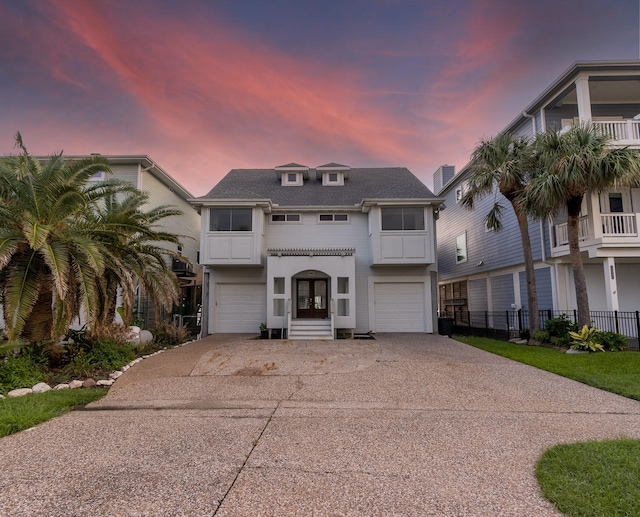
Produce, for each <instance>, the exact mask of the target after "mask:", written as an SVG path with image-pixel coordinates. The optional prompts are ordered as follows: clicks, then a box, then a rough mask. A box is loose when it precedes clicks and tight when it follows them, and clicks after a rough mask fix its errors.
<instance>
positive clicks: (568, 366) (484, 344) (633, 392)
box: [455, 336, 640, 400]
mask: <svg viewBox="0 0 640 517" xmlns="http://www.w3.org/2000/svg"><path fill="white" fill-rule="evenodd" d="M455 338H456V339H457V340H458V341H461V342H463V343H467V344H468V345H472V346H474V347H476V348H481V349H482V350H486V351H487V352H491V353H494V354H497V355H501V356H503V357H508V358H509V359H513V360H514V361H518V362H521V363H524V364H528V365H531V366H535V367H536V368H540V369H541V370H546V371H548V372H553V373H556V374H558V375H562V376H563V377H567V378H569V379H573V380H576V381H578V382H582V383H584V384H588V385H589V386H594V387H596V388H600V389H602V390H606V391H611V392H613V393H617V394H618V395H622V396H623V397H628V398H632V399H635V400H640V353H636V352H597V353H592V354H575V355H574V354H565V353H562V352H560V351H558V350H556V349H554V348H546V347H538V346H526V345H516V344H514V343H508V342H505V341H498V340H495V339H489V338H483V337H475V336H464V337H463V336H456V337H455Z"/></svg>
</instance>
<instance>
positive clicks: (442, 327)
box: [438, 318, 453, 337]
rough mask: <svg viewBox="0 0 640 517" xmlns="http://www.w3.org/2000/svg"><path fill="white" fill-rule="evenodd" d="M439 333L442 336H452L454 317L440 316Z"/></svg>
mask: <svg viewBox="0 0 640 517" xmlns="http://www.w3.org/2000/svg"><path fill="white" fill-rule="evenodd" d="M438 334H440V335H441V336H449V337H451V336H452V334H453V318H438Z"/></svg>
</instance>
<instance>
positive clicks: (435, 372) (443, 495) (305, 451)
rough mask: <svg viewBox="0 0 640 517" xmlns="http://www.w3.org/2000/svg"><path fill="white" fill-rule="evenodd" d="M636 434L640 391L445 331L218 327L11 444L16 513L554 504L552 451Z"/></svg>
mask: <svg viewBox="0 0 640 517" xmlns="http://www.w3.org/2000/svg"><path fill="white" fill-rule="evenodd" d="M621 435H627V436H632V437H636V438H640V403H638V402H635V401H632V400H628V399H625V398H622V397H619V396H616V395H613V394H610V393H606V392H603V391H600V390H597V389H594V388H590V387H588V386H584V385H582V384H579V383H576V382H573V381H570V380H568V379H564V378H561V377H558V376H555V375H553V374H550V373H546V372H543V371H540V370H537V369H535V368H531V367H528V366H525V365H522V364H519V363H515V362H512V361H509V360H507V359H504V358H501V357H498V356H494V355H491V354H488V353H485V352H482V351H480V350H477V349H474V348H471V347H468V346H466V345H463V344H461V343H458V342H456V341H453V340H450V339H447V338H444V337H440V336H431V335H414V334H399V335H380V336H378V339H377V340H375V341H370V340H355V341H334V342H310V343H293V342H279V341H256V340H243V339H242V338H241V337H238V336H216V337H211V338H207V339H205V340H202V341H199V342H196V343H192V344H189V345H186V346H184V347H182V348H179V349H175V350H170V351H167V352H165V353H163V354H160V355H157V356H154V357H152V358H150V359H147V360H145V361H143V362H141V363H139V364H137V365H136V366H134V367H133V368H131V369H130V370H128V371H127V372H126V373H125V374H124V375H123V376H122V377H120V379H118V381H117V382H116V384H115V385H114V386H113V387H112V388H111V390H110V392H109V394H108V396H107V397H105V398H104V399H102V400H101V401H99V402H97V403H94V404H92V405H91V406H90V407H89V408H87V410H85V411H76V412H73V413H70V414H68V415H65V416H63V417H60V418H58V419H55V420H53V421H50V422H47V423H45V424H42V425H39V426H37V427H36V428H35V429H33V430H31V431H27V432H23V433H19V434H17V435H13V436H9V437H6V438H2V439H0V465H1V466H2V469H1V470H0V514H1V515H7V516H23V515H25V516H28V515H42V516H45V515H46V516H65V517H68V516H81V515H83V516H84V515H93V516H100V515H118V516H125V515H132V516H133V515H136V516H141V515H147V516H162V515H189V516H194V515H206V516H212V515H215V516H263V515H264V516H272V515H277V516H285V515H301V516H307V515H315V516H325V515H332V516H333V515H349V516H363V515H367V516H369V515H385V516H386V515H403V516H406V515H416V516H418V515H419V516H431V515H433V516H465V517H466V516H487V515H491V516H514V517H515V516H555V515H559V514H558V512H556V511H555V510H554V509H553V507H552V506H551V505H550V504H549V503H548V502H547V501H546V500H545V499H544V498H543V497H542V495H541V493H540V490H539V488H538V485H537V482H536V479H535V475H534V467H535V462H536V460H537V458H538V457H539V456H540V454H541V453H542V452H543V451H544V450H545V449H547V448H548V447H550V446H552V445H554V444H556V443H559V442H573V441H581V440H589V439H604V438H614V437H618V436H621Z"/></svg>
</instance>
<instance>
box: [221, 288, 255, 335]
mask: <svg viewBox="0 0 640 517" xmlns="http://www.w3.org/2000/svg"><path fill="white" fill-rule="evenodd" d="M266 298H267V293H266V290H265V285H264V284H217V285H216V302H217V303H216V306H215V310H216V312H217V314H216V328H215V331H216V332H251V333H254V334H257V333H258V332H259V331H260V323H262V322H263V321H265V320H266V316H267V309H266V305H267V301H266Z"/></svg>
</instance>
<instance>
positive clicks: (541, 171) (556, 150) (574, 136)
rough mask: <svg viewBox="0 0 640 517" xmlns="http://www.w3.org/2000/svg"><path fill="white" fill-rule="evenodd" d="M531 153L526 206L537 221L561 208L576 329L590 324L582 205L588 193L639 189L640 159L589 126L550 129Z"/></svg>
mask: <svg viewBox="0 0 640 517" xmlns="http://www.w3.org/2000/svg"><path fill="white" fill-rule="evenodd" d="M533 148H534V159H535V162H536V168H537V169H538V171H537V173H536V175H535V177H534V178H533V179H532V180H531V182H530V184H529V186H528V188H527V193H526V198H527V206H528V209H529V211H530V212H531V213H532V214H534V215H536V216H537V217H539V218H544V217H547V216H548V215H549V214H555V213H557V212H558V211H559V210H560V209H563V208H566V211H567V234H568V239H569V255H570V258H571V267H572V268H573V278H574V283H575V289H576V302H577V305H578V324H579V325H580V326H581V327H582V326H583V325H590V324H591V319H590V311H589V298H588V295H587V284H586V280H585V275H584V265H583V262H582V256H581V254H580V241H579V223H580V210H581V207H582V200H583V199H584V196H585V194H586V193H587V192H597V193H600V192H603V191H606V190H609V189H610V188H613V187H616V186H618V185H635V184H638V181H639V177H640V155H639V154H638V151H637V150H633V149H629V148H626V147H612V146H611V145H610V138H609V137H608V136H607V135H605V134H603V133H602V132H601V131H599V130H598V128H597V127H596V126H594V125H592V124H589V123H587V124H580V125H575V126H572V127H571V129H569V130H568V131H558V130H556V129H549V130H547V131H545V132H544V133H540V134H539V135H537V137H536V139H535V141H534V143H533Z"/></svg>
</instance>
